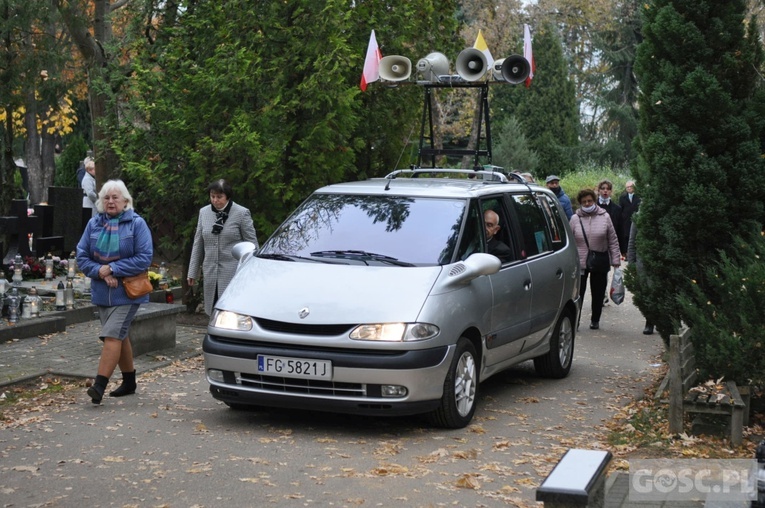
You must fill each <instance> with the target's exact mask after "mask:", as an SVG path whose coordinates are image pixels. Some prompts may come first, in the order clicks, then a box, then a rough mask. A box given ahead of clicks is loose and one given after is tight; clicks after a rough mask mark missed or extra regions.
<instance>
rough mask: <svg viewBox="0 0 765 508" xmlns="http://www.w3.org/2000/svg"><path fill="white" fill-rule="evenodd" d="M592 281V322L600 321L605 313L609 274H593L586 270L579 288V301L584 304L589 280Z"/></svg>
mask: <svg viewBox="0 0 765 508" xmlns="http://www.w3.org/2000/svg"><path fill="white" fill-rule="evenodd" d="M588 278H589V279H590V294H591V296H592V317H591V318H590V321H596V322H598V321H600V315H601V314H602V313H603V300H604V299H605V297H606V287H607V286H608V272H591V271H589V270H585V271H584V272H582V281H581V284H580V286H579V299H580V300H581V301H582V304H584V294H585V292H586V291H587V279H588Z"/></svg>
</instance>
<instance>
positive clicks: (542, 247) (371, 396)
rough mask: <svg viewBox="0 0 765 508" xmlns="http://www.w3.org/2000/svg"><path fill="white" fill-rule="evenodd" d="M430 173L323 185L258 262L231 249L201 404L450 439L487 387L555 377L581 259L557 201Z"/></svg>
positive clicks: (574, 316) (481, 175)
mask: <svg viewBox="0 0 765 508" xmlns="http://www.w3.org/2000/svg"><path fill="white" fill-rule="evenodd" d="M433 171H434V170H400V171H397V172H395V173H392V174H391V175H388V176H387V177H385V178H377V179H370V180H367V181H362V182H352V183H343V184H337V185H329V186H326V187H323V188H321V189H319V190H317V191H315V192H314V193H313V194H312V195H311V196H310V197H309V198H308V199H307V200H306V201H305V202H304V203H303V204H302V205H300V206H299V207H298V209H297V210H295V212H294V213H293V214H292V215H291V216H290V217H289V218H288V219H287V220H286V221H285V222H284V223H283V224H282V225H281V226H280V227H279V228H278V229H277V230H276V231H275V232H274V234H273V235H272V236H271V238H269V239H268V241H266V242H265V243H264V244H263V246H262V247H261V249H260V250H259V251H255V249H254V246H253V245H252V244H249V243H243V244H239V245H237V246H236V247H235V249H234V254H235V256H236V257H237V258H238V259H239V267H238V270H237V273H236V275H235V276H234V279H233V281H232V282H231V284H230V285H229V286H228V288H227V289H226V291H225V292H224V294H223V295H222V296H221V298H220V300H219V301H218V302H217V304H216V306H215V310H214V312H213V315H212V316H211V319H210V324H209V326H208V333H207V335H206V336H205V339H204V343H203V350H204V359H205V369H206V374H207V379H208V381H209V383H210V391H211V393H212V395H213V397H215V398H216V399H219V400H221V401H223V402H225V403H226V404H227V405H229V406H231V407H233V408H245V407H248V406H270V407H290V408H305V409H314V410H322V411H336V412H347V413H358V414H367V415H369V414H372V415H408V414H420V413H426V414H428V415H429V417H430V419H431V421H432V422H433V423H434V424H436V425H439V426H443V427H448V428H460V427H464V426H466V425H467V424H468V423H469V422H470V421H471V419H472V417H473V414H474V413H475V409H476V396H477V393H478V386H479V383H480V382H481V381H483V380H485V379H487V378H488V377H489V376H491V375H493V374H495V373H497V372H500V371H502V370H504V369H507V368H508V367H510V366H512V365H515V364H518V363H520V362H524V361H527V360H533V362H534V367H535V369H536V370H537V372H538V373H539V374H540V375H542V376H546V377H551V378H563V377H565V376H566V375H567V374H568V372H569V370H570V369H571V364H572V360H573V355H574V338H575V332H576V325H577V320H578V315H579V312H578V310H579V261H578V254H577V251H576V246H575V244H574V242H573V240H572V234H571V229H570V227H569V224H568V221H567V220H566V217H565V214H564V212H563V210H562V208H561V207H560V205H559V203H558V201H557V199H556V198H555V196H554V195H553V194H552V193H551V192H550V191H548V190H547V189H546V188H543V187H538V186H536V185H527V184H525V183H520V182H518V183H512V182H510V181H508V180H507V178H505V177H504V176H503V175H501V174H499V173H494V172H491V171H486V172H484V171H478V172H472V171H469V172H466V171H459V170H452V171H444V172H443V174H442V173H438V174H434V173H433ZM466 173H469V174H466ZM444 176H445V177H444ZM489 211H490V212H489ZM491 212H494V214H496V215H494V214H492V213H491ZM486 217H491V218H492V220H491V221H489V220H486V222H487V223H488V222H491V224H487V223H485V218H486ZM497 220H498V224H494V223H493V222H495V221H497ZM496 226H499V227H498V228H497V227H496ZM492 233H493V236H494V238H493V239H489V238H488V237H489V235H490V234H492ZM497 245H501V249H499V250H498V249H497ZM498 256H499V257H498ZM500 257H501V259H500Z"/></svg>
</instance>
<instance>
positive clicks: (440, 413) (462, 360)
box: [430, 337, 478, 429]
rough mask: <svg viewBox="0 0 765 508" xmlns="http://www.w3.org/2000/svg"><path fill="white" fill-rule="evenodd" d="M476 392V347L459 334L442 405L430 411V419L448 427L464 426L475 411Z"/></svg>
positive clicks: (445, 382) (445, 384)
mask: <svg viewBox="0 0 765 508" xmlns="http://www.w3.org/2000/svg"><path fill="white" fill-rule="evenodd" d="M477 393H478V361H477V355H476V351H475V347H474V346H473V343H472V342H470V341H469V340H468V339H466V338H465V337H460V339H459V340H458V341H457V349H456V351H455V352H454V357H453V358H452V363H451V365H450V366H449V372H448V373H447V375H446V380H445V381H444V394H443V395H442V396H441V405H440V406H439V408H438V409H436V410H435V411H433V413H431V415H430V419H431V421H432V422H433V423H434V424H435V425H438V426H440V427H446V428H449V429H461V428H462V427H464V426H466V425H467V424H468V423H470V420H472V419H473V414H475V406H476V395H477Z"/></svg>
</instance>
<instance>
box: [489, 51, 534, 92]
mask: <svg viewBox="0 0 765 508" xmlns="http://www.w3.org/2000/svg"><path fill="white" fill-rule="evenodd" d="M530 73H531V64H529V61H528V60H526V59H525V58H524V57H522V56H521V55H510V56H508V57H507V58H502V59H499V60H497V61H496V62H494V67H493V69H492V75H493V76H494V79H496V80H497V81H507V82H508V83H511V84H513V85H518V84H520V83H523V82H524V81H526V78H528V77H529V74H530Z"/></svg>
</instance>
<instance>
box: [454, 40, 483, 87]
mask: <svg viewBox="0 0 765 508" xmlns="http://www.w3.org/2000/svg"><path fill="white" fill-rule="evenodd" d="M488 67H489V64H488V62H487V61H486V55H484V54H483V51H479V50H477V49H475V48H467V49H463V50H462V51H460V54H459V56H457V64H456V68H457V74H459V75H460V77H461V78H462V79H464V80H465V81H478V80H479V79H481V78H482V77H483V76H484V75H485V74H486V71H487V70H489V69H488Z"/></svg>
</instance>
